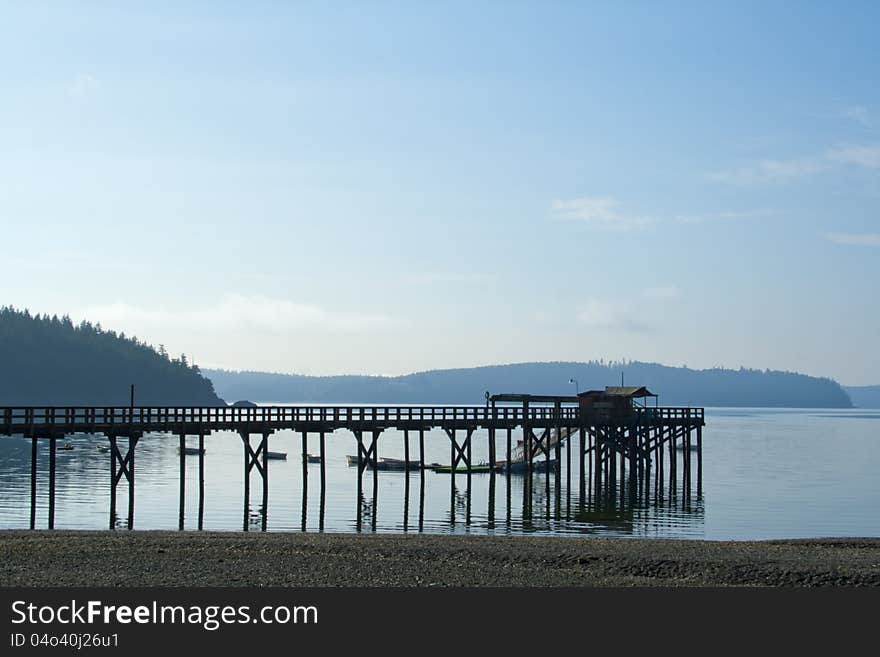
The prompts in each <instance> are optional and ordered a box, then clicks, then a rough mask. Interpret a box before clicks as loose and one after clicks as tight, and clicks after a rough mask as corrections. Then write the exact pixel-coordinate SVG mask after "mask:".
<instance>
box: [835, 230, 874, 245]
mask: <svg viewBox="0 0 880 657" xmlns="http://www.w3.org/2000/svg"><path fill="white" fill-rule="evenodd" d="M823 237H824V238H825V239H826V240H828V241H829V242H834V243H835V244H845V245H847V246H880V233H825V234H824V235H823Z"/></svg>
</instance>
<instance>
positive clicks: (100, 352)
mask: <svg viewBox="0 0 880 657" xmlns="http://www.w3.org/2000/svg"><path fill="white" fill-rule="evenodd" d="M131 384H134V385H135V403H136V404H137V405H139V406H164V405H169V406H174V405H177V406H184V405H192V406H218V405H224V404H225V402H224V401H223V400H222V399H221V398H220V397H218V396H217V394H216V393H215V392H214V387H213V385H212V383H211V381H210V380H208V379H206V378H205V377H204V376H203V375H202V373H201V372H200V370H199V368H198V367H196V366H195V365H190V364H189V363H188V362H187V360H186V356H183V355H181V356H180V357H179V358H171V357H169V356H168V354H167V353H165V349H164V348H163V347H162V346H161V345H160V346H159V348H158V349H154V348H153V347H152V346H150V345H148V344H145V343H143V342H140V341H139V340H137V338H134V337H126V336H125V334H124V333H120V334H117V333H116V332H114V331H105V330H104V329H102V328H101V325H100V324H95V325H93V324H90V323H89V322H82V323H80V324H74V323H73V322H72V321H71V320H70V318H69V317H58V316H52V317H49V316H48V315H42V316H40V315H31V314H30V313H29V312H28V311H27V310H24V311H19V310H16V309H14V308H11V307H4V308H0V405H20V406H39V405H47V406H52V405H59V406H62V405H63V406H92V405H107V406H112V405H117V406H127V405H128V404H129V396H130V385H131Z"/></svg>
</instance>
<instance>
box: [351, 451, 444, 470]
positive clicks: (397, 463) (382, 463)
mask: <svg viewBox="0 0 880 657" xmlns="http://www.w3.org/2000/svg"><path fill="white" fill-rule="evenodd" d="M345 460H346V462H347V463H348V465H349V466H350V467H356V466H357V464H358V457H357V456H352V455H351V454H348V455H346V457H345ZM365 465H366V467H368V468H372V467H373V462H372V461H370V460H367V462H366V463H365ZM433 465H437V464H436V463H435V464H433ZM433 465H432V467H433ZM421 467H422V464H421V463H419V462H418V461H410V462H409V469H410V470H420V469H421ZM425 469H426V470H427V469H429V468H428V466H425ZM376 470H393V471H400V472H404V471H406V461H405V460H404V459H393V458H389V457H387V456H386V457H382V458H380V459H379V462H378V463H376Z"/></svg>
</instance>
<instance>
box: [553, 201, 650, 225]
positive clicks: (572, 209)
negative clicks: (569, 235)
mask: <svg viewBox="0 0 880 657" xmlns="http://www.w3.org/2000/svg"><path fill="white" fill-rule="evenodd" d="M619 206H620V202H619V201H618V200H617V199H614V198H611V197H607V196H606V197H597V196H581V197H579V198H574V199H569V200H559V199H556V200H554V201H553V202H552V203H551V204H550V212H551V213H552V214H553V217H555V218H556V219H563V220H569V221H581V222H583V223H586V224H589V225H591V226H595V227H597V228H604V229H608V230H634V229H639V228H644V227H646V226H648V225H649V224H652V223H654V222H655V221H656V219H654V218H650V217H638V216H634V215H630V214H627V213H624V212H621V211H620V210H619Z"/></svg>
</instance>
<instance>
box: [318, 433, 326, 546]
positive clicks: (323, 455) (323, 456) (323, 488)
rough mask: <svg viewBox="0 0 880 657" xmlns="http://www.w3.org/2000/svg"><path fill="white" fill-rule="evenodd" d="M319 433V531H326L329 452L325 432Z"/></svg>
mask: <svg viewBox="0 0 880 657" xmlns="http://www.w3.org/2000/svg"><path fill="white" fill-rule="evenodd" d="M319 435H320V437H321V438H320V440H321V443H320V449H321V500H320V506H319V510H318V531H324V507H325V502H326V497H327V452H326V450H325V446H324V432H323V431H321V433H320V434H319Z"/></svg>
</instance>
